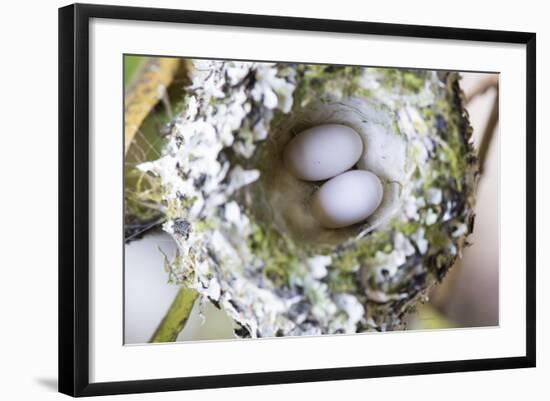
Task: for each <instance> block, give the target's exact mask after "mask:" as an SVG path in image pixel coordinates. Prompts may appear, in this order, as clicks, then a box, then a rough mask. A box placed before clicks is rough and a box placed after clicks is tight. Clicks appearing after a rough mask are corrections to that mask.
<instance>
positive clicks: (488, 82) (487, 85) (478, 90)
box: [466, 74, 498, 103]
mask: <svg viewBox="0 0 550 401" xmlns="http://www.w3.org/2000/svg"><path fill="white" fill-rule="evenodd" d="M491 88H495V89H496V90H497V91H498V75H496V74H493V75H491V76H489V77H488V78H486V79H484V80H482V81H480V82H479V84H478V85H477V86H476V87H475V88H474V89H473V90H472V92H471V93H470V94H468V96H467V98H466V102H467V103H470V102H471V101H472V99H473V98H474V97H476V96H480V95H483V94H484V93H485V92H487V91H488V90H489V89H491Z"/></svg>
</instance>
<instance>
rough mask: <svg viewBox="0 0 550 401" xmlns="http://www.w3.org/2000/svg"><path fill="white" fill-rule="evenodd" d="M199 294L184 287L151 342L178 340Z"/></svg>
mask: <svg viewBox="0 0 550 401" xmlns="http://www.w3.org/2000/svg"><path fill="white" fill-rule="evenodd" d="M198 295H199V294H198V293H197V292H196V291H195V290H192V289H189V288H184V287H182V288H181V289H180V290H179V291H178V293H177V295H176V298H174V301H173V302H172V305H170V308H169V309H168V312H166V315H164V318H163V319H162V321H161V322H160V324H159V326H158V327H157V329H156V330H155V334H153V336H152V337H151V340H149V342H151V343H167V342H174V341H176V338H177V336H178V334H179V333H180V331H182V330H183V327H184V326H185V323H187V319H188V318H189V315H190V314H191V309H193V304H194V303H195V300H196V299H197V297H198Z"/></svg>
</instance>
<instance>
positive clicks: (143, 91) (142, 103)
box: [124, 57, 180, 153]
mask: <svg viewBox="0 0 550 401" xmlns="http://www.w3.org/2000/svg"><path fill="white" fill-rule="evenodd" d="M179 65H180V62H179V59H178V58H175V57H173V58H168V57H167V58H164V57H158V58H150V59H148V60H147V61H146V62H145V63H144V64H143V66H142V67H141V68H140V69H139V71H138V73H137V75H136V77H135V79H134V80H133V81H132V82H131V84H130V86H129V88H128V90H127V91H126V93H125V97H124V152H125V153H126V152H128V149H129V148H130V144H131V143H132V140H133V139H134V136H135V134H136V131H137V130H138V128H139V127H140V125H141V123H142V122H143V120H144V119H145V117H147V115H148V114H149V112H150V111H151V109H152V108H153V107H154V106H155V105H156V104H157V102H158V101H159V100H161V99H162V97H163V95H164V94H165V92H166V88H168V86H169V85H170V83H171V82H172V80H173V79H174V76H175V75H176V72H177V70H178V68H179Z"/></svg>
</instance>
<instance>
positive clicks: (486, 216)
mask: <svg viewBox="0 0 550 401" xmlns="http://www.w3.org/2000/svg"><path fill="white" fill-rule="evenodd" d="M183 70H184V68H182V61H181V60H180V59H177V58H150V57H140V56H125V71H124V80H125V85H126V94H125V95H126V96H125V142H126V143H125V153H126V163H125V181H126V182H125V184H126V185H125V197H126V202H125V204H126V209H127V213H126V221H125V231H126V237H127V238H131V239H132V240H131V241H128V242H127V243H126V245H125V266H124V279H125V282H124V284H125V288H124V297H125V299H124V305H125V310H124V342H125V343H126V344H136V343H147V342H148V341H149V340H150V339H151V336H152V335H153V333H154V332H155V330H156V328H157V327H158V325H159V322H160V321H161V320H162V318H163V316H164V315H165V313H166V312H167V310H168V309H169V307H170V305H171V304H172V301H173V300H174V298H175V296H176V294H177V293H178V287H177V286H176V285H174V284H170V283H168V274H167V273H166V271H165V270H164V268H163V266H164V258H165V255H166V256H167V257H168V258H170V257H172V256H173V255H174V253H175V243H174V242H173V241H172V239H171V238H170V236H168V235H167V234H165V233H163V232H162V231H160V230H159V229H153V230H150V229H149V228H150V227H154V226H156V225H157V224H158V222H159V221H160V219H161V211H160V210H159V209H158V207H156V206H155V205H156V201H157V200H158V199H155V191H154V189H155V185H158V183H155V182H153V181H148V179H147V178H146V177H143V176H141V175H137V174H136V173H135V168H134V167H135V165H136V164H137V163H139V162H142V161H145V160H151V159H155V158H157V157H158V156H159V155H160V148H161V146H162V143H163V127H165V125H166V123H167V122H168V121H169V120H170V119H171V117H172V116H173V115H175V114H176V113H177V112H178V110H177V108H175V107H173V105H171V103H170V101H169V99H170V98H172V97H174V96H179V95H181V92H182V89H183V87H184V86H185V85H186V84H187V83H188V82H187V78H186V76H185V74H184V73H183V72H182V71H183ZM461 76H462V79H461V86H462V89H463V91H464V94H465V97H466V102H467V103H466V106H467V110H468V113H469V114H470V122H471V124H472V126H473V129H474V144H475V147H476V149H478V154H479V157H480V161H481V178H480V181H479V185H478V194H477V205H476V219H475V228H474V233H473V234H472V235H471V236H470V237H469V243H470V246H469V247H467V248H466V249H465V250H464V253H463V258H462V259H459V261H458V262H457V264H456V265H455V266H454V267H453V268H452V269H451V270H450V272H449V273H448V274H447V276H446V277H445V279H444V280H443V282H442V284H440V285H439V286H438V287H436V288H435V290H434V291H433V292H432V293H431V294H428V295H429V296H428V301H427V302H426V303H424V304H422V305H420V306H419V307H418V308H417V310H416V311H415V313H411V314H410V315H409V317H408V320H407V328H408V329H412V330H426V329H442V328H457V327H480V326H495V325H498V321H499V320H498V317H499V302H498V297H499V277H498V272H499V268H498V267H499V260H498V258H499V256H498V255H499V203H498V194H499V187H498V185H499V184H498V180H499V156H498V155H499V135H498V74H484V73H461ZM132 188H139V191H135V192H131V193H129V192H128V191H129V189H132ZM136 193H139V197H137V196H136V195H135V194H136ZM128 211H130V213H128ZM133 213H136V214H137V213H139V215H140V216H146V217H147V218H146V223H145V224H143V221H140V222H136V221H134V220H133V219H132V215H133ZM161 251H162V252H161ZM225 338H233V330H232V324H231V321H230V319H229V318H228V317H227V316H226V315H225V313H224V312H222V311H220V310H218V309H216V308H215V307H214V306H213V305H211V304H210V303H209V302H207V301H206V302H204V303H202V304H201V303H199V302H198V301H197V302H195V305H194V306H193V310H192V312H191V315H190V317H189V320H188V321H187V323H186V325H185V328H184V329H183V330H182V332H181V333H180V334H179V336H178V338H177V341H189V340H214V339H217V340H219V339H225Z"/></svg>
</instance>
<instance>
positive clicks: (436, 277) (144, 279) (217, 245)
mask: <svg viewBox="0 0 550 401" xmlns="http://www.w3.org/2000/svg"><path fill="white" fill-rule="evenodd" d="M498 90H499V75H498V73H490V72H461V71H442V70H428V69H422V70H416V69H407V68H389V67H368V66H348V65H323V64H302V63H287V62H263V61H237V60H221V59H220V60H218V59H216V60H214V59H197V58H179V57H157V56H142V55H124V134H123V136H124V186H125V187H124V234H125V243H124V245H123V246H124V255H125V256H124V260H125V265H124V343H125V344H127V345H129V344H143V343H161V342H175V341H204V340H229V339H241V338H266V337H267V338H272V337H288V336H319V335H338V334H356V333H366V332H388V331H407V330H436V329H458V328H468V327H489V326H497V325H498V324H499V307H498V305H499V298H498V296H499V294H498V283H499V259H498V252H499V248H498V247H499V245H498V244H499V242H498V238H499V221H498V204H499V199H498V176H499V164H498V105H499V102H498ZM121 135H122V134H121Z"/></svg>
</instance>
